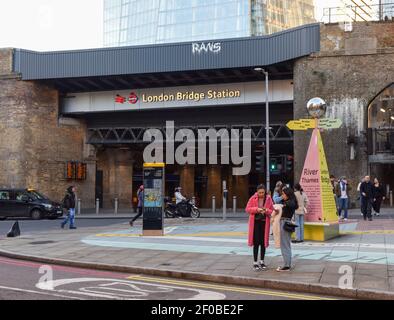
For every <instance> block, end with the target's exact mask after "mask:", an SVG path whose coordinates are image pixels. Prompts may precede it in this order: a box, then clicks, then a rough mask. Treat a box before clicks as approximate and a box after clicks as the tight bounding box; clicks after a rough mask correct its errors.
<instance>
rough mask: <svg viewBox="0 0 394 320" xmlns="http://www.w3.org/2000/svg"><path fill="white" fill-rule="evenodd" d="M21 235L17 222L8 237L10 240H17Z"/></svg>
mask: <svg viewBox="0 0 394 320" xmlns="http://www.w3.org/2000/svg"><path fill="white" fill-rule="evenodd" d="M20 235H21V230H20V228H19V222H18V221H16V222H15V223H14V224H13V225H12V227H11V229H10V231H8V233H7V237H8V238H15V237H19V236H20Z"/></svg>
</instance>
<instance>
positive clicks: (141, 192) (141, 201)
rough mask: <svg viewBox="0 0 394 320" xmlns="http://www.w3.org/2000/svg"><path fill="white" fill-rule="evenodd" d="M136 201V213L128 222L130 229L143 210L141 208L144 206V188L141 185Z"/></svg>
mask: <svg viewBox="0 0 394 320" xmlns="http://www.w3.org/2000/svg"><path fill="white" fill-rule="evenodd" d="M137 199H138V204H137V208H138V213H137V215H136V216H135V217H134V218H133V219H131V221H130V222H129V224H130V227H132V226H133V225H134V221H135V220H137V219H138V218H139V217H141V216H142V210H143V206H144V186H143V185H140V187H139V188H138V190H137Z"/></svg>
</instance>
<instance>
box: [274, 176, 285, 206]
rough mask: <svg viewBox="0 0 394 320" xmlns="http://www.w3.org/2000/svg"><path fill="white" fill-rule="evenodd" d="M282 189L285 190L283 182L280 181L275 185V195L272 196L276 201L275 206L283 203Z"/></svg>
mask: <svg viewBox="0 0 394 320" xmlns="http://www.w3.org/2000/svg"><path fill="white" fill-rule="evenodd" d="M282 188H283V182H282V181H278V182H277V183H276V185H275V189H274V194H273V196H272V200H273V201H274V203H275V204H279V203H281V202H282V196H281V195H282Z"/></svg>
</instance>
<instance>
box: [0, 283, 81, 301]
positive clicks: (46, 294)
mask: <svg viewBox="0 0 394 320" xmlns="http://www.w3.org/2000/svg"><path fill="white" fill-rule="evenodd" d="M0 289H4V290H10V291H17V292H24V293H34V294H41V295H45V296H53V297H60V298H67V299H74V300H85V299H82V298H77V297H71V296H65V295H62V294H54V293H48V292H40V291H34V290H28V289H21V288H12V287H5V286H0Z"/></svg>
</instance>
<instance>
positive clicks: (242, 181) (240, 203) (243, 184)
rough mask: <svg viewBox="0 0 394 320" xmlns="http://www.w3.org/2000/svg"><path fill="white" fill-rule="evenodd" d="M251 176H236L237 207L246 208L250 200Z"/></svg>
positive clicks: (235, 193)
mask: <svg viewBox="0 0 394 320" xmlns="http://www.w3.org/2000/svg"><path fill="white" fill-rule="evenodd" d="M248 193H249V176H248V175H245V176H234V195H236V196H237V207H238V208H245V207H246V204H247V202H248V200H249V194H248Z"/></svg>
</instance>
